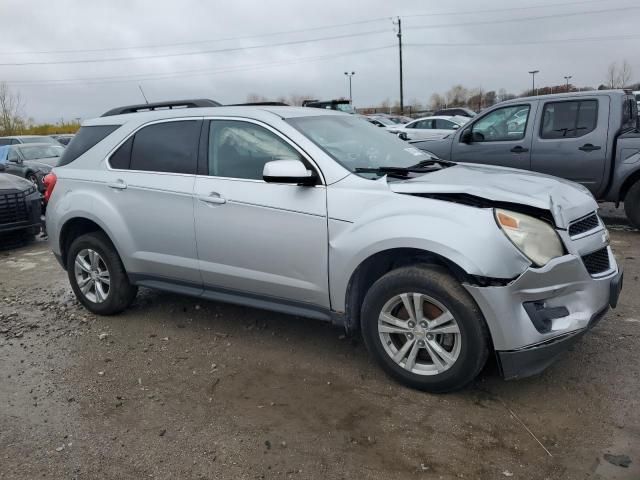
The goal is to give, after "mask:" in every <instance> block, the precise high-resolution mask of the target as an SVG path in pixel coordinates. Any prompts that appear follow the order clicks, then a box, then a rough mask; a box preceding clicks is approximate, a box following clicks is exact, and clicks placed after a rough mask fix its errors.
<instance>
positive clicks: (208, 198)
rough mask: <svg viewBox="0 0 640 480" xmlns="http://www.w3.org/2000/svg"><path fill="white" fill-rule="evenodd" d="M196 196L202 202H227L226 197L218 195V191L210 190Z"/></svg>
mask: <svg viewBox="0 0 640 480" xmlns="http://www.w3.org/2000/svg"><path fill="white" fill-rule="evenodd" d="M198 198H199V199H200V201H202V202H204V203H213V204H216V205H222V204H223V203H227V199H226V198H223V197H222V196H220V194H219V193H218V192H211V193H210V194H209V195H202V196H200V197H198Z"/></svg>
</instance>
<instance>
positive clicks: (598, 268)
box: [582, 247, 610, 275]
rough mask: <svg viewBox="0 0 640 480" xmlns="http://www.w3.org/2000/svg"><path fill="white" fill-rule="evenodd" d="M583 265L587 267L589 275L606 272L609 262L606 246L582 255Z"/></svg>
mask: <svg viewBox="0 0 640 480" xmlns="http://www.w3.org/2000/svg"><path fill="white" fill-rule="evenodd" d="M582 261H583V262H584V266H585V267H586V268H587V272H589V274H590V275H597V274H599V273H602V272H606V271H607V270H609V268H610V264H609V250H608V249H607V247H604V248H601V249H600V250H596V251H595V252H592V253H589V254H587V255H583V256H582Z"/></svg>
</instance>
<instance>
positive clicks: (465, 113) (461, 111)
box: [434, 107, 477, 118]
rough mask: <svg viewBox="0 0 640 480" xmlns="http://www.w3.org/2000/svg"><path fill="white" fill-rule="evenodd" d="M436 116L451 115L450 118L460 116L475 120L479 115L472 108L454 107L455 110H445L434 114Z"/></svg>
mask: <svg viewBox="0 0 640 480" xmlns="http://www.w3.org/2000/svg"><path fill="white" fill-rule="evenodd" d="M434 115H450V116H460V117H469V118H473V117H475V116H476V115H477V114H476V112H474V111H473V110H471V109H470V108H465V107H453V108H443V109H440V110H438V111H437V112H435V113H434Z"/></svg>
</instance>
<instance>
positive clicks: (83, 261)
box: [74, 248, 111, 303]
mask: <svg viewBox="0 0 640 480" xmlns="http://www.w3.org/2000/svg"><path fill="white" fill-rule="evenodd" d="M74 273H75V276H76V282H77V284H78V288H79V289H80V291H81V292H82V294H83V295H84V296H85V298H86V299H87V300H89V301H90V302H93V303H102V302H104V301H105V300H106V299H107V297H108V296H109V293H110V291H111V286H110V283H111V278H110V275H109V269H108V268H107V264H106V263H105V261H104V259H103V258H102V257H101V256H100V254H99V253H98V252H96V251H95V250H92V249H90V248H85V249H83V250H80V251H79V252H78V254H77V255H76V259H75V262H74Z"/></svg>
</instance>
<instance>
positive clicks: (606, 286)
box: [465, 251, 623, 378]
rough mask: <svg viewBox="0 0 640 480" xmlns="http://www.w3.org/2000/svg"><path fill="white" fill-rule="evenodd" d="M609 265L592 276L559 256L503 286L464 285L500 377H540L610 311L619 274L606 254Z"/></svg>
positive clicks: (571, 258) (578, 262)
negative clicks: (478, 312)
mask: <svg viewBox="0 0 640 480" xmlns="http://www.w3.org/2000/svg"><path fill="white" fill-rule="evenodd" d="M609 252H610V251H609ZM610 265H611V271H610V272H608V273H605V274H604V275H602V276H598V277H597V278H595V277H592V276H590V275H589V273H588V272H587V271H586V269H585V267H584V265H583V263H582V261H581V259H580V258H579V257H577V256H574V255H565V256H564V257H560V258H557V259H554V260H552V261H551V262H549V264H547V265H546V266H545V267H542V268H538V269H534V268H530V269H528V270H527V271H526V272H525V273H523V274H522V275H521V276H520V277H518V278H517V279H516V280H514V281H512V282H511V283H510V284H509V285H505V286H498V287H478V286H471V285H465V287H466V288H467V290H468V291H469V292H470V293H471V295H472V296H473V297H474V299H475V300H476V302H477V304H478V306H479V307H480V309H481V310H482V312H483V314H484V317H485V319H486V321H487V325H488V326H489V330H490V332H491V337H492V340H493V344H494V349H495V351H496V354H497V357H498V360H499V363H500V366H501V369H502V372H503V375H504V377H505V378H522V377H526V376H530V375H534V374H536V373H540V372H541V371H543V370H544V369H545V368H546V367H548V366H549V365H550V364H551V363H553V362H554V360H555V359H556V358H557V356H558V355H560V354H561V353H562V352H564V351H565V350H567V349H568V348H569V347H570V346H571V345H572V344H573V343H575V342H576V341H577V340H578V339H579V338H580V337H581V336H582V335H583V334H584V333H586V332H587V331H588V330H589V329H590V328H592V327H593V326H594V325H595V324H596V323H597V322H598V321H599V320H600V319H601V318H602V317H603V316H604V315H605V314H606V313H607V311H608V309H609V307H614V308H615V306H616V305H617V302H618V296H619V294H620V290H621V288H622V278H623V274H622V269H619V268H618V267H617V265H616V262H615V258H614V257H613V255H612V254H611V253H610ZM531 304H536V305H537V308H538V309H539V310H538V311H537V314H539V316H538V317H536V312H535V311H534V309H531V308H527V307H529V306H530V305H531Z"/></svg>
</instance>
